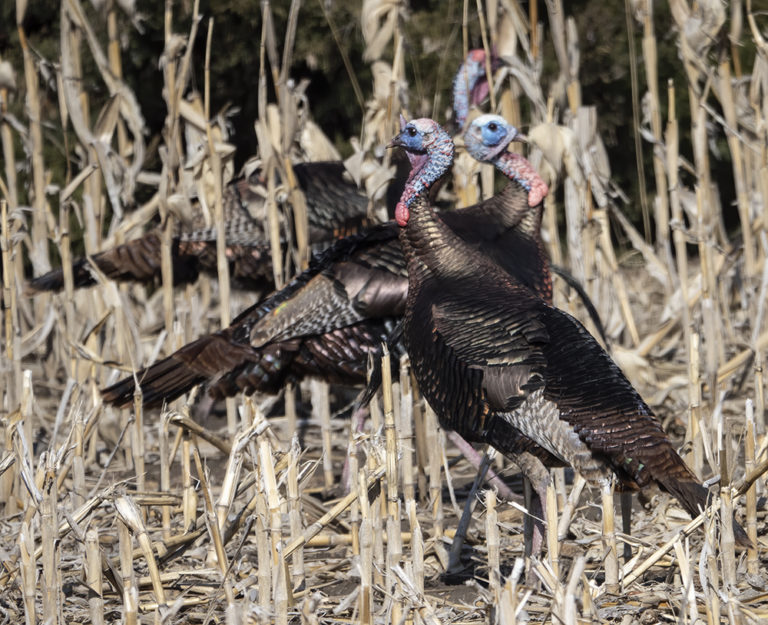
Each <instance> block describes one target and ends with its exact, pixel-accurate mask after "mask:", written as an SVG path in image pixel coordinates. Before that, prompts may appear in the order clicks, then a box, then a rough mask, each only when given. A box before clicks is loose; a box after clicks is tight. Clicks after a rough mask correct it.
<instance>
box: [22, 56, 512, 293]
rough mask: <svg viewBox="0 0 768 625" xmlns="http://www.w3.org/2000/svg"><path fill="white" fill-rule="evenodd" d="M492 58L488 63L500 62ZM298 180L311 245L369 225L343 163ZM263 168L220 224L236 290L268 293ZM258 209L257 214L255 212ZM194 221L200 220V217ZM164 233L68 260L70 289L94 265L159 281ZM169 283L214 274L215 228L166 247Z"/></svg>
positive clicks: (231, 194) (308, 171) (50, 276)
mask: <svg viewBox="0 0 768 625" xmlns="http://www.w3.org/2000/svg"><path fill="white" fill-rule="evenodd" d="M485 57H486V55H485V52H484V51H483V50H471V51H470V53H469V54H468V56H467V58H466V60H465V62H464V63H462V65H461V67H460V68H459V71H458V72H457V73H456V77H455V78H454V83H453V95H454V107H455V113H454V115H455V119H456V123H457V124H458V125H459V127H461V126H463V124H464V121H465V120H466V115H467V113H468V112H469V108H470V107H471V106H472V105H475V104H478V103H479V102H480V101H482V99H483V98H484V97H485V96H486V95H487V93H488V83H487V81H486V79H485V76H486V72H485ZM497 63H498V62H497V61H496V59H495V58H494V59H493V61H492V64H493V66H496V65H497ZM293 169H294V173H295V174H296V182H297V184H298V186H299V188H300V189H301V191H302V192H303V194H304V197H305V199H306V203H307V220H308V225H309V242H310V244H311V245H313V246H315V247H321V248H322V247H325V246H326V245H328V244H329V243H331V242H332V241H333V240H334V239H338V238H340V237H344V236H347V235H350V234H354V233H355V232H358V231H359V230H360V229H361V227H363V226H365V225H370V220H368V218H367V214H368V203H369V201H368V197H367V196H366V195H365V193H363V192H362V191H360V190H359V189H358V188H357V186H356V185H355V184H354V183H353V182H352V180H351V178H350V177H349V175H348V174H347V173H346V170H345V167H344V164H343V163H342V162H335V161H334V162H331V161H328V162H310V163H298V164H295V165H294V166H293ZM406 174H407V170H406V171H405V172H404V173H403V175H402V176H399V175H398V176H396V178H395V180H394V181H393V182H392V183H391V185H390V186H391V187H392V192H391V193H390V192H388V196H391V197H392V201H391V206H394V204H395V202H397V200H398V199H399V196H400V192H401V191H402V186H403V183H404V179H405V175H406ZM259 175H260V171H256V172H254V173H253V174H252V175H251V176H250V177H249V178H245V179H241V180H238V181H235V182H233V183H231V184H229V185H228V186H227V187H226V188H225V189H224V198H223V201H224V213H225V215H224V222H225V229H226V231H225V233H224V235H225V240H226V245H227V259H228V261H229V273H230V278H231V279H232V284H233V286H235V287H238V288H243V289H248V290H252V291H257V292H260V293H268V292H269V291H270V290H272V288H274V283H273V271H272V257H271V252H270V243H269V236H268V233H267V232H265V229H264V223H263V221H260V220H256V219H254V218H253V216H252V215H251V213H250V212H249V210H248V207H249V206H256V207H259V208H261V207H263V204H264V198H263V196H261V195H259V194H257V193H255V192H254V191H253V190H252V185H253V184H260V182H261V181H260V180H259ZM254 212H257V211H254ZM197 221H198V222H201V221H202V219H200V218H198V219H197ZM161 249H162V230H161V229H160V228H155V229H152V230H150V231H148V232H146V233H145V234H144V235H143V236H141V237H139V238H137V239H134V240H131V241H128V242H127V243H123V244H122V245H118V246H116V247H114V248H111V249H109V250H105V251H103V252H99V253H97V254H94V255H93V256H92V257H91V259H90V261H89V260H88V259H87V258H80V259H77V260H76V261H74V263H73V275H74V285H75V288H79V287H85V286H89V285H92V284H95V283H96V279H95V277H94V274H93V271H92V269H91V263H93V264H95V265H96V266H97V267H98V268H99V270H100V271H101V272H102V273H103V274H104V275H105V276H106V277H107V278H110V279H112V280H118V281H121V282H125V281H136V282H151V281H153V280H154V281H158V280H159V279H160V276H161ZM171 257H172V263H173V278H174V284H184V283H188V282H193V281H195V280H196V279H197V277H198V275H199V274H200V273H206V274H209V275H212V276H216V275H217V274H218V270H217V262H216V228H215V227H211V226H208V227H206V226H205V225H204V224H200V223H196V224H192V225H191V227H190V226H183V225H180V226H179V227H178V229H177V232H176V233H175V235H174V237H173V243H172V248H171ZM63 288H64V273H63V271H62V270H61V269H56V270H53V271H50V272H48V273H46V274H45V275H42V276H39V277H37V278H34V279H32V280H30V281H29V282H28V283H27V292H28V293H36V292H41V291H60V290H62V289H63Z"/></svg>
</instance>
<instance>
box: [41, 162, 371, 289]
mask: <svg viewBox="0 0 768 625" xmlns="http://www.w3.org/2000/svg"><path fill="white" fill-rule="evenodd" d="M294 173H295V174H296V179H297V183H298V184H299V187H300V188H301V189H302V191H303V192H304V194H305V197H306V199H307V219H308V225H309V242H310V244H313V245H317V244H327V243H329V242H331V241H333V240H334V239H335V238H338V237H340V236H346V235H348V234H351V233H354V232H357V231H358V230H360V228H361V227H362V226H364V225H366V224H369V223H370V222H369V220H368V219H367V216H366V215H367V207H368V198H367V197H366V196H365V194H364V193H362V192H361V191H360V190H359V189H358V188H357V186H356V185H355V184H354V183H353V182H352V180H351V179H349V180H348V179H347V177H346V174H345V169H344V165H343V164H342V163H339V162H313V163H299V164H296V165H294ZM258 176H259V172H258V171H257V172H255V173H254V174H252V176H251V177H249V178H244V179H240V180H237V181H235V182H233V183H231V184H229V185H228V186H227V187H226V188H225V189H224V197H223V203H224V224H225V233H224V237H225V241H226V255H227V260H228V262H229V273H230V277H231V279H232V284H233V286H235V287H238V288H243V289H248V290H252V291H258V292H262V293H268V292H269V291H270V290H272V288H274V283H273V279H274V278H273V272H272V257H271V251H270V243H269V236H268V234H267V232H266V231H265V226H264V222H263V221H261V220H257V219H255V218H254V217H253V216H252V215H251V213H250V212H249V209H248V208H249V206H251V207H253V208H255V209H257V210H255V211H254V212H258V211H262V212H263V205H264V197H263V196H262V195H259V194H258V193H257V192H255V191H254V190H253V189H252V186H253V185H259V184H261V181H260V180H259V179H258ZM161 249H162V229H161V228H154V229H152V230H149V231H148V232H146V233H145V234H144V235H143V236H141V237H139V238H137V239H133V240H131V241H128V242H127V243H123V244H122V245H118V246H116V247H113V248H111V249H109V250H105V251H104V252H99V253H98V254H94V255H93V256H92V257H91V259H90V262H89V260H88V259H87V258H80V259H77V260H76V261H75V262H74V263H73V265H72V271H73V277H74V285H75V287H76V288H79V287H85V286H90V285H92V284H95V283H96V279H95V277H94V274H93V272H92V270H91V262H92V263H94V264H95V265H96V266H97V267H98V268H99V270H100V271H101V272H102V273H104V275H105V276H106V277H107V278H110V279H112V280H117V281H120V282H126V281H132V282H151V281H153V280H159V279H160V274H161ZM171 258H172V263H173V281H174V284H177V285H178V284H185V283H188V282H194V281H195V280H196V279H197V277H198V276H199V275H200V274H201V273H206V274H209V275H212V276H216V275H217V274H218V270H217V264H216V227H215V226H206V225H205V224H204V223H203V220H202V217H201V216H198V217H197V218H196V219H195V222H194V223H193V224H191V225H185V224H182V223H180V224H179V226H178V227H177V231H176V233H175V235H174V236H173V239H172V244H171ZM63 288H64V273H63V271H62V270H61V269H56V270H53V271H50V272H48V273H46V274H44V275H42V276H39V277H37V278H34V279H32V280H30V281H29V282H28V283H27V291H28V292H30V293H35V292H40V291H59V290H61V289H63Z"/></svg>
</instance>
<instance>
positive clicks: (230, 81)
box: [0, 0, 768, 229]
mask: <svg viewBox="0 0 768 625" xmlns="http://www.w3.org/2000/svg"><path fill="white" fill-rule="evenodd" d="M124 1H125V2H126V3H128V4H133V2H130V1H129V0H124ZM109 2H111V0H98V1H94V2H92V3H90V4H86V5H84V6H86V9H87V10H88V11H89V17H90V18H91V19H92V23H93V24H94V25H95V26H96V27H98V26H101V27H102V28H103V29H104V32H103V33H100V35H104V38H105V39H106V35H105V33H106V26H105V16H106V10H105V7H106V6H107V5H108V4H109ZM760 4H765V5H766V7H768V2H758V3H755V11H759V10H760ZM470 5H471V6H470V7H469V9H470V10H469V33H470V42H469V43H470V46H480V45H481V40H480V27H479V24H478V17H477V13H476V11H475V10H474V9H475V7H474V3H472V2H471V3H470ZM539 5H540V6H539V7H538V17H539V19H540V20H541V21H542V23H543V27H544V28H545V29H547V27H548V26H547V23H546V22H547V19H548V14H547V11H546V7H545V6H544V2H539ZM289 7H290V2H288V0H279V1H276V2H272V3H271V8H272V11H273V14H274V20H275V24H274V25H275V31H276V33H277V37H278V41H280V40H281V38H282V33H284V32H285V29H286V20H287V16H288V11H289ZM565 9H566V12H567V14H568V15H570V16H573V17H574V18H575V20H576V23H577V25H578V33H579V45H580V49H581V67H580V72H579V78H580V81H581V84H582V97H583V103H584V104H585V105H594V106H596V107H597V110H598V116H597V119H598V133H599V134H600V136H601V137H602V138H603V140H604V141H605V144H606V147H607V149H608V152H609V156H610V163H611V169H612V175H613V178H614V180H615V181H616V182H617V183H618V185H619V186H620V188H622V189H623V190H624V191H625V192H626V193H627V195H628V196H629V198H630V203H629V206H628V207H626V212H627V214H628V215H629V216H630V217H631V218H632V220H633V221H634V222H635V223H637V224H640V223H641V221H642V220H641V217H640V210H639V208H638V206H639V201H638V197H639V188H638V184H639V182H638V180H639V177H638V167H637V163H636V158H635V150H634V141H635V138H634V131H633V121H632V119H633V118H632V89H631V74H630V59H631V56H630V43H632V45H633V46H634V49H635V53H636V55H637V56H636V57H635V58H636V59H638V60H637V61H636V69H637V72H638V79H639V84H640V89H639V91H640V94H639V97H642V94H643V93H644V91H645V82H644V76H643V64H642V58H641V56H640V49H641V40H642V28H641V27H640V25H639V24H637V23H634V20H633V19H631V18H629V19H628V17H627V10H626V9H627V7H626V6H625V3H622V2H608V3H606V2H603V1H602V0H571V1H569V2H568V3H566V4H565ZM135 10H136V14H137V16H138V17H136V18H135V19H134V20H131V19H129V17H128V16H127V14H126V13H125V12H118V15H119V19H120V32H121V33H122V38H121V46H122V50H121V53H122V63H123V75H124V77H125V80H126V81H127V83H128V84H129V85H130V87H131V88H132V89H133V91H134V93H135V94H136V97H137V99H138V102H139V104H140V106H141V110H142V113H143V115H144V118H145V122H146V127H147V130H148V134H149V135H150V136H152V137H159V136H160V132H161V130H162V127H163V123H164V120H165V116H166V112H167V111H166V105H165V101H164V99H163V98H162V97H161V90H162V86H163V76H162V72H160V71H159V70H158V67H157V59H159V58H160V57H161V55H162V53H163V46H164V37H163V28H164V24H163V12H164V3H163V2H154V1H153V2H147V1H146V0H144V1H142V0H139V1H138V2H136V6H135ZM360 10H361V1H360V0H319V1H314V0H312V1H307V2H304V3H303V4H302V7H301V13H300V17H299V28H298V36H297V40H296V45H295V53H294V57H293V65H292V69H291V76H292V77H293V79H294V80H295V81H297V82H298V81H302V80H307V81H308V87H307V89H306V95H307V100H308V104H309V109H310V111H311V114H312V116H313V118H314V119H315V121H316V122H317V123H318V124H319V125H320V127H321V128H322V129H323V131H324V132H325V133H326V134H327V135H328V136H329V137H330V138H331V140H332V141H333V142H334V143H335V145H336V147H337V148H338V149H339V151H340V152H341V153H342V155H344V156H347V155H348V154H349V153H350V151H351V148H350V144H349V139H350V137H354V136H356V135H359V133H360V128H361V123H362V118H363V108H362V103H360V102H359V101H358V99H357V98H356V96H355V92H354V89H353V85H352V81H351V79H350V76H349V73H348V71H347V69H346V68H345V65H344V63H343V61H342V55H341V54H340V46H343V49H344V51H345V53H346V54H347V56H348V58H349V60H350V62H351V69H352V72H353V73H354V75H355V78H356V80H357V82H358V83H359V85H360V86H361V88H362V90H363V95H364V97H367V96H368V95H369V94H370V91H371V69H370V66H369V64H368V63H367V62H366V61H365V60H364V59H363V49H364V42H363V38H362V34H361V31H360ZM463 10H464V2H463V1H461V0H412V1H411V2H410V12H409V15H408V18H407V19H406V21H405V23H404V31H405V37H406V55H407V56H406V69H407V72H408V83H409V84H410V86H411V89H410V93H411V101H410V108H411V113H412V114H414V115H426V116H432V117H436V118H437V119H438V120H439V121H445V118H446V112H447V110H448V109H447V106H448V104H449V101H450V81H451V78H452V76H453V73H454V72H455V69H456V67H458V65H459V63H460V62H461V57H462V16H463ZM191 12H192V2H191V0H183V1H182V2H180V3H175V4H174V29H175V30H176V32H180V33H186V32H188V29H189V21H190V19H191V17H190V16H191ZM200 13H201V15H203V21H202V27H201V28H200V30H199V32H198V37H197V41H196V42H195V46H194V57H193V58H194V63H193V68H192V73H193V78H192V81H191V83H192V85H193V86H194V87H196V88H198V89H199V90H201V91H202V85H203V68H204V54H205V32H206V30H207V23H208V19H209V18H211V19H213V20H214V30H213V51H212V58H211V63H212V66H211V81H212V84H211V98H212V110H213V111H217V112H223V113H224V114H225V115H226V116H227V118H228V120H229V123H230V124H231V127H232V130H233V131H234V132H233V136H232V138H231V139H230V140H231V141H232V142H233V143H234V144H235V145H236V147H237V155H236V159H235V164H236V167H239V166H240V165H241V164H242V163H243V162H244V161H245V160H247V159H248V158H249V157H250V156H251V155H253V154H255V152H256V149H257V142H256V135H255V133H254V130H253V122H254V120H255V119H256V118H257V84H258V75H259V62H258V59H259V45H260V41H261V32H262V24H261V6H260V3H259V2H257V1H255V0H218V1H214V2H211V1H205V0H203V1H202V2H201V3H200ZM59 20H60V4H59V2H57V1H55V0H29V3H28V5H27V10H26V14H25V19H24V28H25V30H26V34H27V37H28V39H29V41H30V44H31V46H32V48H33V50H34V53H35V54H36V55H37V57H38V61H39V62H40V63H41V64H42V65H43V67H45V66H48V67H49V70H50V71H48V72H43V75H44V77H45V78H46V81H47V82H46V84H44V85H43V90H42V94H43V118H44V119H43V121H44V124H45V161H46V164H47V166H48V167H49V168H50V170H51V172H52V180H51V182H53V183H59V184H61V183H62V182H63V180H64V177H65V172H66V171H67V163H66V162H65V156H64V155H65V151H64V149H63V145H64V141H63V137H62V136H60V134H61V132H62V131H61V128H62V124H61V123H60V119H59V106H58V100H57V97H58V96H57V93H56V88H55V86H56V84H55V72H54V71H53V65H52V64H53V63H55V62H56V61H57V59H58V51H59V28H60V23H59ZM654 20H655V29H656V33H657V36H658V56H659V60H658V67H659V85H660V87H661V89H662V92H664V90H665V86H666V83H667V80H668V79H673V80H674V81H675V84H676V85H677V87H678V88H677V89H676V94H677V98H678V102H677V111H678V115H679V121H680V128H681V130H682V135H681V153H682V154H686V153H690V140H689V131H688V129H689V128H690V113H689V107H688V102H687V90H686V88H685V85H686V81H685V76H684V73H683V66H682V63H681V62H680V61H679V58H678V51H677V41H678V37H677V34H676V32H675V28H674V22H673V20H672V18H671V16H670V14H669V8H668V6H667V4H666V3H665V2H659V3H656V7H655V13H654ZM15 24H16V6H15V3H14V2H12V1H11V0H5V1H4V2H2V3H0V57H2V59H3V60H6V61H9V62H10V63H11V64H12V65H13V67H14V68H15V69H16V71H17V87H18V89H19V91H17V93H16V95H15V97H14V98H13V99H12V100H11V101H10V103H9V104H10V106H9V112H10V113H11V114H13V115H16V116H17V117H18V118H20V119H21V118H23V117H24V110H23V106H24V84H23V80H19V78H18V77H19V76H20V75H21V71H22V67H23V63H22V58H21V47H20V45H19V34H18V32H17V30H16V28H15ZM334 35H335V36H334ZM723 40H724V43H723V45H725V43H727V37H723ZM544 41H545V42H546V43H545V46H549V48H547V47H545V49H544V50H543V58H544V72H543V80H544V81H545V82H546V81H548V80H554V79H555V78H556V71H557V65H556V60H555V55H554V52H553V51H552V49H551V42H550V41H551V40H550V39H549V38H548V37H544ZM715 49H716V46H715ZM738 50H739V53H740V55H741V57H742V63H743V64H744V66H751V64H752V58H753V57H754V44H753V43H752V41H751V40H748V41H745V42H744V44H743V45H741V46H740V47H739V48H738ZM84 61H85V67H84V68H83V74H84V77H85V78H84V80H85V81H86V82H87V84H86V89H87V91H88V92H89V94H90V96H91V98H92V109H93V110H99V109H100V107H101V105H102V104H103V102H104V100H105V99H106V98H107V96H108V94H107V93H106V91H105V89H104V87H103V83H102V82H101V80H100V79H99V77H98V72H97V71H96V69H95V67H93V66H92V61H91V60H90V56H89V55H85V57H84ZM89 63H90V64H91V65H90V66H89ZM543 88H544V92H545V93H546V92H547V90H548V89H547V85H546V84H544V85H543ZM559 104H560V105H561V106H564V105H565V104H564V103H559ZM662 106H663V107H664V108H666V102H665V98H664V97H662ZM662 115H663V119H665V118H666V110H664V111H663V112H662ZM721 140H722V142H723V147H724V143H725V140H724V139H721ZM16 143H17V145H16V149H17V158H18V159H19V161H18V162H23V146H22V144H21V141H20V140H19V139H18V137H17V138H16ZM150 146H151V147H152V144H150ZM154 147H155V148H156V143H155V144H154ZM710 147H711V150H712V170H713V177H714V178H715V179H717V180H718V181H719V183H720V186H719V188H720V191H721V201H722V205H723V207H728V206H730V205H731V204H732V203H733V200H734V195H735V191H734V188H733V183H732V176H731V175H730V172H731V164H730V157H729V152H728V150H727V149H718V148H719V147H720V146H718V145H717V144H715V143H713V145H711V146H710ZM643 155H644V156H643V158H644V162H643V167H644V169H645V172H646V181H647V182H646V184H647V185H649V186H650V185H652V184H653V176H652V160H651V159H652V153H651V150H650V149H648V145H647V144H645V145H644V150H643ZM153 161H155V162H154V163H153ZM154 165H157V167H154ZM147 168H148V169H155V168H157V169H159V161H158V157H157V151H156V149H150V151H149V153H148V156H147ZM720 172H722V174H723V175H719V173H720ZM25 176H26V172H20V181H19V182H20V185H19V187H20V190H21V193H22V195H21V197H20V200H21V201H22V202H24V197H25V196H24V193H25V192H24V191H23V189H27V188H28V187H29V185H28V184H26V182H27V180H26V179H25ZM683 182H685V183H686V184H692V183H693V182H694V180H693V179H685V178H684V179H683ZM137 200H138V201H141V200H142V198H141V196H138V197H137ZM724 219H725V223H726V225H727V226H728V227H729V229H730V228H731V227H735V226H736V225H737V224H738V220H737V217H736V214H735V210H733V211H731V210H725V211H724Z"/></svg>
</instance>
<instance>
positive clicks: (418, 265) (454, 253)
mask: <svg viewBox="0 0 768 625" xmlns="http://www.w3.org/2000/svg"><path fill="white" fill-rule="evenodd" d="M409 211H410V216H409V219H408V223H407V224H406V226H404V227H401V228H400V232H399V237H400V244H401V246H402V248H403V254H404V256H405V261H406V264H407V265H408V280H409V284H410V286H409V293H410V292H411V291H413V288H412V287H413V285H414V284H415V283H417V282H421V280H422V279H423V278H424V277H426V276H427V275H428V274H431V275H433V276H435V277H437V278H441V277H449V276H450V277H453V278H456V277H461V276H462V275H463V274H464V273H466V272H467V271H468V270H470V271H471V270H472V269H477V264H478V263H477V262H476V261H477V260H480V258H479V257H478V255H477V254H475V253H474V252H473V250H472V249H471V248H469V247H468V246H467V244H466V243H465V242H464V241H463V240H462V239H461V238H460V237H459V236H458V235H456V234H455V233H454V232H453V231H452V230H451V229H450V228H449V227H448V226H447V225H446V224H445V223H444V222H443V221H442V220H441V219H440V218H439V217H438V216H437V214H436V213H435V211H434V209H433V208H432V207H431V206H430V205H429V201H428V200H427V197H426V196H425V195H423V194H420V195H418V196H417V197H416V198H415V199H414V200H413V201H412V202H411V204H410V207H409ZM469 257H472V262H471V263H468V262H467V261H468V258H469ZM481 262H482V261H481Z"/></svg>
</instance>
